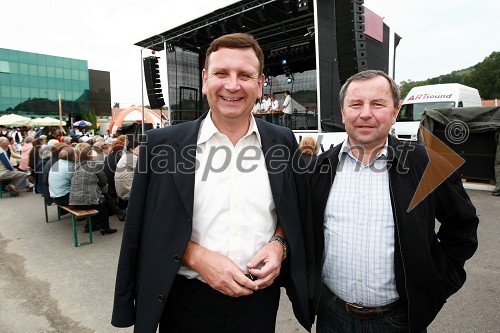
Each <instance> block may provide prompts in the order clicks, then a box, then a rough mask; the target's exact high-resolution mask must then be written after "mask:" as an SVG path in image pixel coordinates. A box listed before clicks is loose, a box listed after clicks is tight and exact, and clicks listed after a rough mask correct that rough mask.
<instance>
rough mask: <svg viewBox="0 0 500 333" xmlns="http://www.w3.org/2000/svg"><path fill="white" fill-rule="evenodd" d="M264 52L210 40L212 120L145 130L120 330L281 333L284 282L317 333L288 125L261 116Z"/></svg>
mask: <svg viewBox="0 0 500 333" xmlns="http://www.w3.org/2000/svg"><path fill="white" fill-rule="evenodd" d="M263 59H264V55H263V53H262V50H261V49H260V47H259V45H258V43H257V41H256V40H255V39H254V38H253V37H251V36H249V35H247V34H237V33H236V34H230V35H225V36H221V37H219V38H217V39H215V40H214V41H212V43H211V45H210V47H209V49H208V50H207V55H206V60H205V61H206V63H205V68H204V70H203V74H202V75H203V76H202V79H203V93H204V94H205V95H206V96H207V99H208V104H209V105H210V111H209V112H208V113H205V114H204V115H203V116H202V117H200V119H198V120H196V121H192V122H185V123H182V124H179V125H175V126H170V127H166V128H161V129H155V130H152V131H148V133H147V143H146V144H143V145H142V146H141V152H140V154H139V160H138V165H137V167H136V172H135V174H134V179H133V183H132V190H131V194H130V201H129V206H128V211H127V219H126V223H125V229H124V232H123V241H122V247H121V252H120V260H119V263H118V272H117V277H116V288H115V300H114V307H113V317H112V324H113V325H114V326H117V327H128V326H131V325H135V331H136V332H141V333H142V332H156V330H157V328H158V324H159V331H160V332H169V333H171V332H204V333H205V332H217V333H220V332H239V333H242V332H249V333H250V332H252V333H253V332H274V328H275V322H276V314H277V309H278V305H279V298H280V296H279V294H280V285H283V286H284V287H285V288H286V289H287V294H288V295H289V297H290V299H291V300H292V305H293V309H294V313H295V315H296V317H297V319H298V320H299V322H300V323H301V324H302V325H303V326H304V327H305V328H306V329H308V330H309V329H310V328H311V323H310V315H309V309H308V303H307V301H308V299H307V280H306V261H305V251H304V242H303V240H302V226H301V219H300V218H299V209H298V196H299V194H298V191H297V182H298V181H299V179H296V176H297V175H296V174H295V173H294V166H295V165H296V164H298V159H299V157H300V154H299V153H298V144H297V141H296V140H295V137H294V135H293V133H292V131H290V130H289V129H287V128H284V127H280V126H276V125H273V124H270V123H267V122H265V121H262V120H259V119H254V118H253V116H252V114H251V112H252V108H253V105H254V103H255V100H257V99H260V97H261V95H262V85H263V83H264V75H263V74H262V70H263Z"/></svg>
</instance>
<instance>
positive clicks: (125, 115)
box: [109, 106, 163, 134]
mask: <svg viewBox="0 0 500 333" xmlns="http://www.w3.org/2000/svg"><path fill="white" fill-rule="evenodd" d="M134 122H139V123H140V122H142V110H141V107H140V106H133V107H130V108H128V109H124V110H122V111H120V113H118V114H117V115H115V117H114V118H113V120H111V123H110V124H109V128H110V129H111V134H115V133H116V131H117V129H118V128H119V127H120V126H122V125H123V124H124V123H134ZM144 122H145V123H149V124H153V127H157V126H158V125H160V126H161V125H162V124H163V120H162V119H161V116H160V115H159V114H158V113H155V112H154V111H153V110H151V109H146V108H145V109H144Z"/></svg>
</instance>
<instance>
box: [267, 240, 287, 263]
mask: <svg viewBox="0 0 500 333" xmlns="http://www.w3.org/2000/svg"><path fill="white" fill-rule="evenodd" d="M274 241H276V242H278V243H280V244H281V246H283V259H282V260H285V259H286V257H287V255H288V243H287V241H286V239H284V238H283V237H281V236H273V237H271V239H270V240H269V243H271V242H274Z"/></svg>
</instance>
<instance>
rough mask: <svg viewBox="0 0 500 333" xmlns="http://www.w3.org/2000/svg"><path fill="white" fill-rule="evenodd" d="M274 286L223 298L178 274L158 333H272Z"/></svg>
mask: <svg viewBox="0 0 500 333" xmlns="http://www.w3.org/2000/svg"><path fill="white" fill-rule="evenodd" d="M279 298H280V289H279V286H277V285H276V284H274V285H272V286H270V287H267V288H264V289H262V290H259V291H254V292H253V294H251V295H249V296H243V297H230V296H226V295H224V294H222V293H220V292H218V291H217V290H215V289H212V288H211V287H210V286H209V285H208V284H206V283H204V282H201V281H199V280H198V279H187V278H185V277H183V276H181V275H178V276H177V278H176V279H175V282H174V284H173V285H172V289H171V290H170V295H169V296H168V300H167V304H166V305H165V309H164V311H163V315H162V318H161V321H160V330H159V332H160V333H181V332H186V333H196V332H203V333H211V332H214V333H215V332H217V333H224V332H227V333H229V332H231V333H232V332H237V333H273V332H274V330H275V326H276V314H277V311H278V305H279Z"/></svg>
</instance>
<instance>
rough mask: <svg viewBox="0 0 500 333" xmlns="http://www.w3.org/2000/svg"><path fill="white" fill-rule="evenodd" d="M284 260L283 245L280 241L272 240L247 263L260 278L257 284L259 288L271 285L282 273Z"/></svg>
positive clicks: (254, 274) (253, 273) (250, 270)
mask: <svg viewBox="0 0 500 333" xmlns="http://www.w3.org/2000/svg"><path fill="white" fill-rule="evenodd" d="M282 260H283V246H282V245H281V244H280V243H278V242H270V243H267V244H266V245H264V247H263V248H262V249H260V251H259V252H257V254H256V255H255V256H253V258H252V259H251V260H250V262H249V263H248V264H247V268H248V271H249V272H250V274H252V275H253V276H255V277H258V278H259V279H258V280H256V281H255V282H256V284H257V285H258V287H259V289H262V288H265V287H269V286H270V285H271V284H272V283H273V281H274V279H276V277H277V276H278V275H279V274H280V270H281V261H282Z"/></svg>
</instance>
